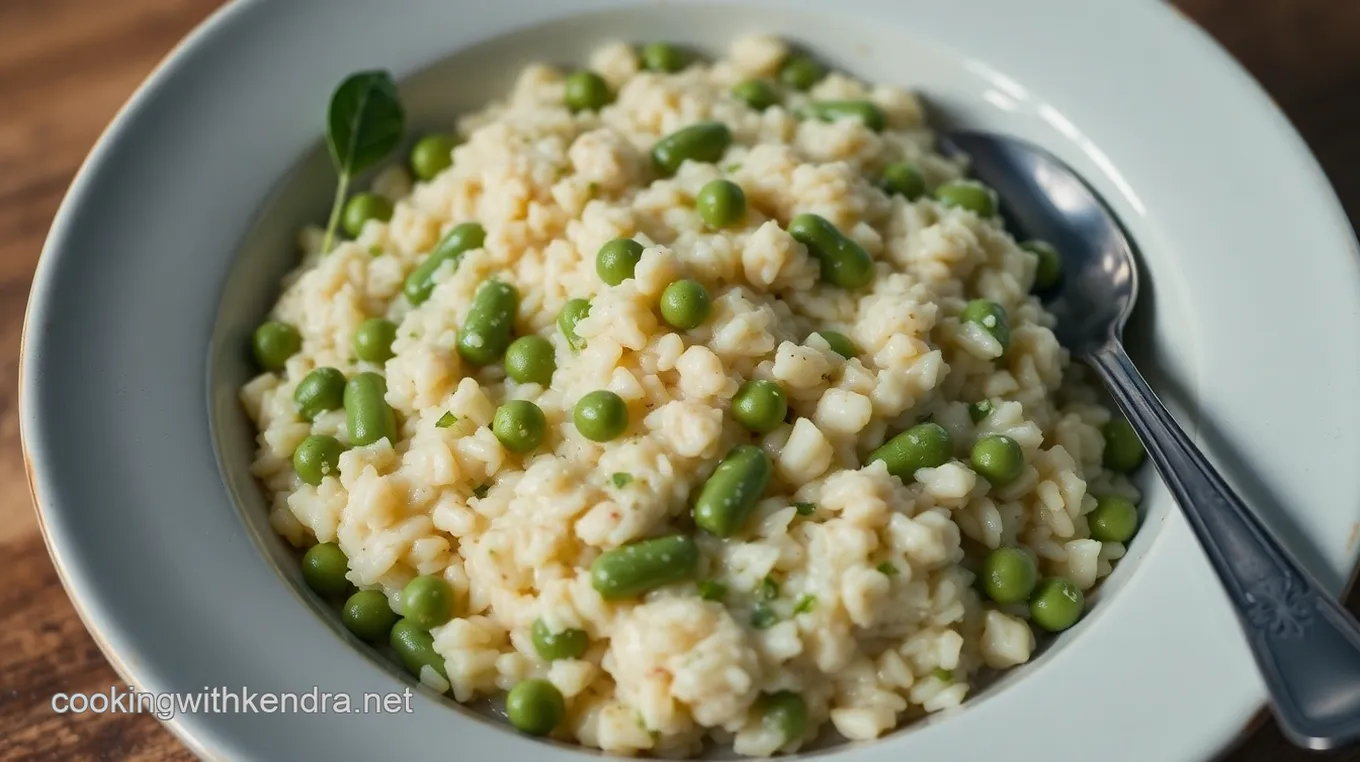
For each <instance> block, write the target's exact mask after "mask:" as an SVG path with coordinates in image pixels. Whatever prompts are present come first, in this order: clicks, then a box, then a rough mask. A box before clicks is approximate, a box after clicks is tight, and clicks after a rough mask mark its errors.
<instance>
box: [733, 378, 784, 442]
mask: <svg viewBox="0 0 1360 762" xmlns="http://www.w3.org/2000/svg"><path fill="white" fill-rule="evenodd" d="M788 412H789V401H788V398H787V397H786V396H785V395H784V390H783V389H781V388H780V387H779V384H777V383H775V382H774V381H766V380H764V379H757V380H754V381H747V382H746V383H744V384H742V385H741V387H740V388H738V389H737V393H736V394H735V395H734V396H733V397H732V417H733V418H735V419H737V423H740V424H741V425H742V426H744V427H745V428H746V429H747V430H749V431H754V432H756V433H757V434H768V433H770V432H771V431H774V430H775V429H776V428H778V427H779V424H781V423H783V422H784V416H785V415H787V414H788Z"/></svg>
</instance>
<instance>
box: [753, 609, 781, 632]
mask: <svg viewBox="0 0 1360 762" xmlns="http://www.w3.org/2000/svg"><path fill="white" fill-rule="evenodd" d="M778 621H779V615H778V614H776V613H775V611H774V609H772V608H770V606H769V605H768V604H765V603H757V604H756V607H755V609H753V610H752V611H751V626H752V627H754V628H756V629H757V630H768V629H769V628H771V627H773V626H774V625H775V623H776V622H778Z"/></svg>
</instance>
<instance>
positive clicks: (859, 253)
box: [789, 214, 874, 288]
mask: <svg viewBox="0 0 1360 762" xmlns="http://www.w3.org/2000/svg"><path fill="white" fill-rule="evenodd" d="M789 235H791V236H793V238H794V240H796V241H798V242H799V243H801V244H803V245H804V246H806V247H807V249H808V253H809V254H811V255H812V256H814V257H816V258H817V260H818V262H820V263H821V266H822V280H824V281H826V282H828V283H830V284H832V285H833V286H840V287H841V288H860V287H861V286H867V285H869V282H870V281H872V280H873V279H874V260H873V258H871V257H870V256H869V252H867V251H865V250H864V247H863V246H860V245H859V244H858V243H855V241H853V240H852V239H850V238H849V237H848V236H846V235H844V234H843V233H841V231H839V230H837V229H836V226H835V225H832V224H831V222H830V221H828V220H827V219H826V218H825V217H819V216H817V215H815V214H800V215H798V216H797V217H794V218H793V219H792V220H791V221H790V222H789Z"/></svg>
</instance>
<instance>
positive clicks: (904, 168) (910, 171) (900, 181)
mask: <svg viewBox="0 0 1360 762" xmlns="http://www.w3.org/2000/svg"><path fill="white" fill-rule="evenodd" d="M880 182H882V184H883V190H885V191H887V192H888V193H891V194H894V195H898V196H902V197H903V198H905V199H906V200H908V201H915V200H916V199H918V198H920V197H922V196H924V195H925V194H926V178H925V175H922V174H921V170H919V169H917V168H916V165H915V164H909V163H907V162H905V161H902V162H898V163H896V164H889V165H888V166H886V167H884V168H883V177H882V179H881V181H880Z"/></svg>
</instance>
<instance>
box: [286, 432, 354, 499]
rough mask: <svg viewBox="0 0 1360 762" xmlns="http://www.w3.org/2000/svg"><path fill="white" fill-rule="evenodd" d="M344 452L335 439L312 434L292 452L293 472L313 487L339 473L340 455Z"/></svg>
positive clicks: (324, 435)
mask: <svg viewBox="0 0 1360 762" xmlns="http://www.w3.org/2000/svg"><path fill="white" fill-rule="evenodd" d="M344 451H345V447H344V445H342V444H340V442H339V440H337V439H336V438H335V437H332V436H328V435H326V434H312V435H311V436H309V437H307V438H306V439H304V440H302V443H301V444H299V445H298V446H297V449H295V450H293V471H295V472H296V473H297V475H298V478H300V479H302V481H304V482H306V483H307V484H310V485H312V486H313V487H315V486H316V485H318V484H320V483H321V480H322V479H325V478H326V477H327V476H330V475H331V474H338V473H339V472H340V453H342V452H344Z"/></svg>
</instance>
